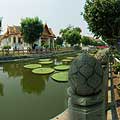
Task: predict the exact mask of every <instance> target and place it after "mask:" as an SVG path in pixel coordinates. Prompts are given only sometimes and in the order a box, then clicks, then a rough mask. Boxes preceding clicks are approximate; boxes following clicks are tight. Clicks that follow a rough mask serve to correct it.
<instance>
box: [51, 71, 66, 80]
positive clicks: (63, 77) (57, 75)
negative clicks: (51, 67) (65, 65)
mask: <svg viewBox="0 0 120 120" xmlns="http://www.w3.org/2000/svg"><path fill="white" fill-rule="evenodd" d="M51 78H52V79H53V80H55V81H58V82H67V81H68V72H59V73H55V74H53V75H52V76H51Z"/></svg>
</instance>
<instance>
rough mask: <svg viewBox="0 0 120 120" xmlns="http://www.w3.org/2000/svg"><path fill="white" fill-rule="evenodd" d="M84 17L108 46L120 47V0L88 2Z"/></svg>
mask: <svg viewBox="0 0 120 120" xmlns="http://www.w3.org/2000/svg"><path fill="white" fill-rule="evenodd" d="M83 16H84V19H85V20H86V21H87V23H88V26H89V30H90V31H91V32H93V33H94V35H95V36H97V37H102V38H103V39H104V40H105V41H106V42H107V43H108V44H115V45H116V46H117V47H118V39H120V0H87V1H86V4H85V7H84V14H83ZM118 48H119V47H118Z"/></svg>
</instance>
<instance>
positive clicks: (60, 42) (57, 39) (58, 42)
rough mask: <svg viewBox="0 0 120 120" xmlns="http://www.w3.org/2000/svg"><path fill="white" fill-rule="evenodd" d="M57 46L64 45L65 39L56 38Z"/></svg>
mask: <svg viewBox="0 0 120 120" xmlns="http://www.w3.org/2000/svg"><path fill="white" fill-rule="evenodd" d="M56 44H57V45H60V46H62V44H63V38H62V37H59V36H58V37H57V38H56Z"/></svg>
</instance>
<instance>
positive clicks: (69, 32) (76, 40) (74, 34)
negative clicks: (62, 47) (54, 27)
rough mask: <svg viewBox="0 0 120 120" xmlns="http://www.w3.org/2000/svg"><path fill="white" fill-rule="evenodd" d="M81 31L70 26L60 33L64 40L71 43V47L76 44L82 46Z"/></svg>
mask: <svg viewBox="0 0 120 120" xmlns="http://www.w3.org/2000/svg"><path fill="white" fill-rule="evenodd" d="M80 33H81V29H80V28H79V27H75V28H74V27H72V26H68V27H67V28H65V29H62V30H61V31H60V35H61V36H62V38H63V40H65V41H66V42H67V43H69V44H70V45H71V46H73V45H75V44H80V39H81V35H80Z"/></svg>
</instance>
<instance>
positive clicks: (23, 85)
mask: <svg viewBox="0 0 120 120" xmlns="http://www.w3.org/2000/svg"><path fill="white" fill-rule="evenodd" d="M53 60H54V64H56V65H58V64H60V63H61V62H60V60H58V59H56V58H55V59H53ZM29 63H38V61H26V62H12V63H4V64H0V66H1V67H0V120H49V119H51V118H53V117H55V116H56V115H58V114H59V113H61V112H63V111H64V110H65V109H66V108H67V98H68V96H67V92H66V90H67V88H68V83H58V82H56V81H54V80H52V79H51V78H50V75H35V74H33V73H32V72H31V71H32V70H29V69H26V68H24V67H23V66H24V65H26V64H29ZM47 66H48V65H47ZM50 66H51V67H53V66H54V65H50Z"/></svg>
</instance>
